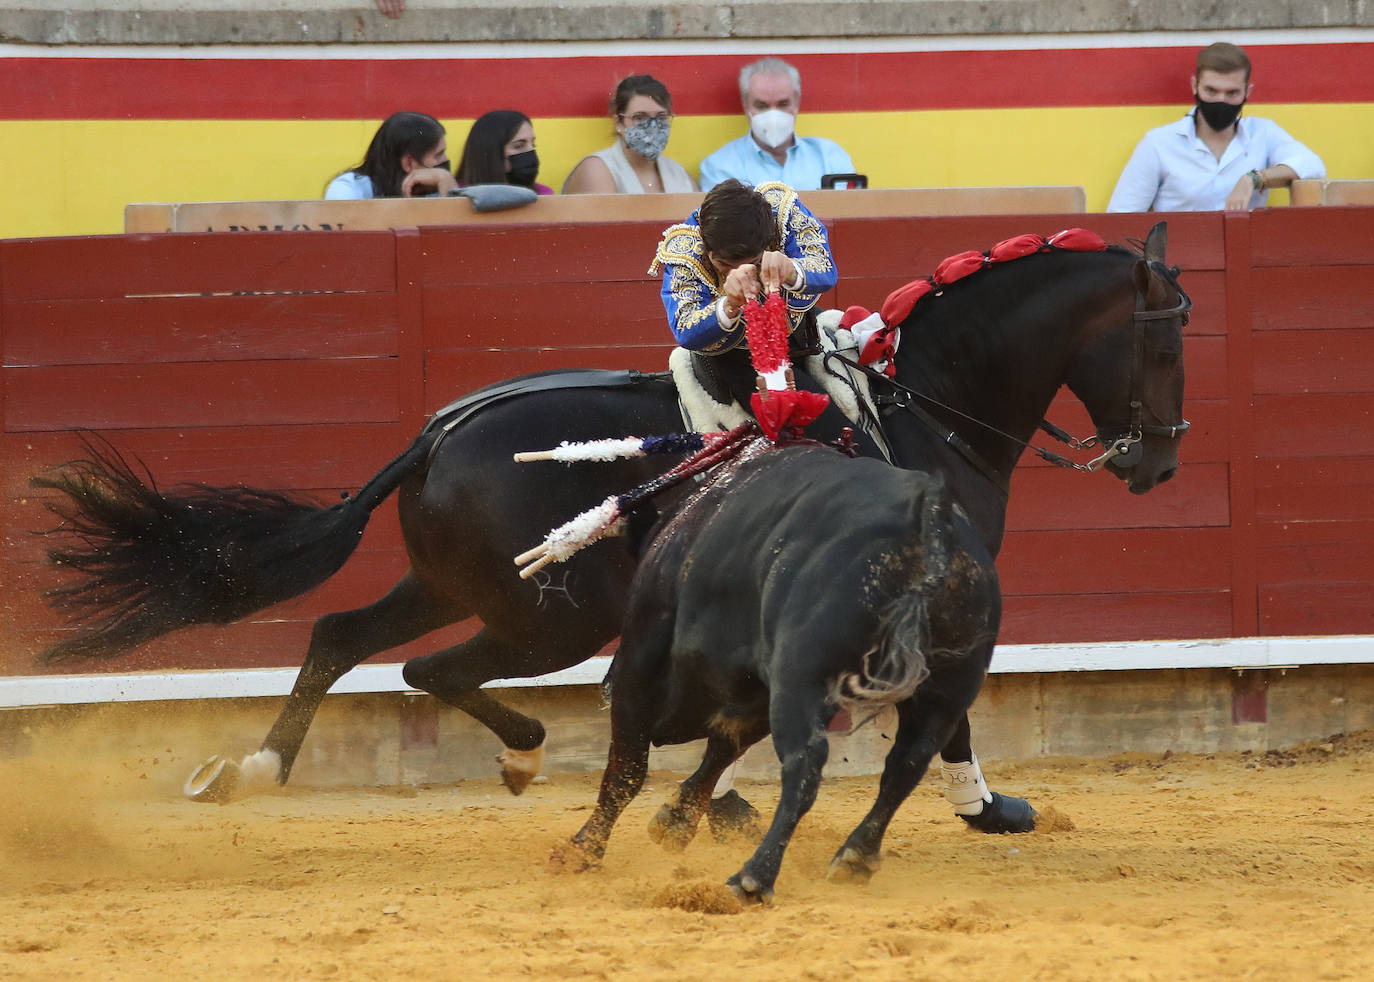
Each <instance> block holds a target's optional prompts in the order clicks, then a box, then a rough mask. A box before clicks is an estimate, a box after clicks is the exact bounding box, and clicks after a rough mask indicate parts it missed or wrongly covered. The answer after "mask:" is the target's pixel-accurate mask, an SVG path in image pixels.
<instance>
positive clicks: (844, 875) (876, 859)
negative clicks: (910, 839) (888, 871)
mask: <svg viewBox="0 0 1374 982" xmlns="http://www.w3.org/2000/svg"><path fill="white" fill-rule="evenodd" d="M882 865H883V858H882V857H881V856H865V855H863V854H862V853H860V852H859V850H857V849H855V848H854V847H853V846H843V847H841V849H840V851H839V852H837V853H836V854H835V858H834V859H832V860H831V861H830V870H829V871H828V872H827V873H826V874H825V878H826V879H827V880H829V881H830V882H832V883H867V882H868V881H869V880H870V879H872V878H873V874H874V873H876V872H878V869H879V867H881V866H882Z"/></svg>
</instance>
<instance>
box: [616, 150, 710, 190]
mask: <svg viewBox="0 0 1374 982" xmlns="http://www.w3.org/2000/svg"><path fill="white" fill-rule="evenodd" d="M591 156H593V157H597V158H600V159H601V160H602V161H603V162H604V163H605V164H606V166H607V167H609V168H610V169H611V177H612V178H613V179H614V180H615V190H616V193H617V194H645V193H646V192H645V190H644V185H643V184H640V183H639V175H638V174H636V173H635V169H634V168H633V167H632V166H630V161H629V160H628V159H627V158H626V157H625V145H624V144H623V143H621V142H620V141H619V140H616V141H615V143H613V144H612V145H611V146H609V147H607V148H606V149H605V150H598V151H597V152H596V153H594V154H591ZM658 176H659V178H660V179H661V180H662V181H663V190H664V192H665V193H666V194H685V193H689V192H692V191H695V190H696V188H695V187H694V186H693V185H692V178H691V175H689V174H688V173H687V171H686V170H684V169H683V167H682V165H681V164H679V163H677V161H674V160H669V159H668V158H667V157H663V156H660V157H659V158H658Z"/></svg>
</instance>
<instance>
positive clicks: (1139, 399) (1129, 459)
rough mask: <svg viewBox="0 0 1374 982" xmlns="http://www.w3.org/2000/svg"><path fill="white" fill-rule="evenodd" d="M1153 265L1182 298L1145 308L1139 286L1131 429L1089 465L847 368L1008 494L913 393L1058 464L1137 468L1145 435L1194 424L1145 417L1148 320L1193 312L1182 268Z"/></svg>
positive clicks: (1080, 445)
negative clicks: (879, 386) (884, 389)
mask: <svg viewBox="0 0 1374 982" xmlns="http://www.w3.org/2000/svg"><path fill="white" fill-rule="evenodd" d="M1149 265H1150V269H1152V270H1154V271H1155V272H1157V273H1160V274H1161V275H1163V276H1164V277H1165V279H1167V280H1168V281H1169V283H1170V284H1171V285H1172V286H1173V288H1174V289H1175V290H1177V291H1178V303H1176V304H1175V305H1174V306H1172V307H1169V308H1167V309H1164V310H1147V309H1145V302H1146V299H1145V292H1144V291H1142V290H1137V291H1136V297H1135V311H1134V312H1133V313H1132V315H1131V320H1132V323H1133V337H1132V353H1131V378H1130V382H1129V385H1128V389H1129V407H1130V411H1131V419H1130V423H1129V424H1128V425H1129V427H1130V428H1129V429H1128V430H1127V431H1126V433H1124V434H1122V435H1121V436H1118V437H1116V438H1115V439H1113V440H1111V446H1110V447H1109V448H1108V449H1107V452H1106V453H1104V454H1102V455H1101V456H1099V457H1095V458H1093V459H1092V460H1090V461H1088V462H1087V463H1086V464H1080V463H1079V462H1078V461H1076V460H1070V459H1069V458H1068V457H1065V456H1063V455H1061V454H1057V453H1055V452H1053V451H1052V450H1047V449H1045V448H1044V447H1037V446H1036V445H1035V444H1033V443H1028V442H1026V441H1025V440H1022V439H1020V438H1018V437H1015V436H1012V435H1011V434H1010V433H1005V432H1003V431H1002V430H1000V429H998V428H997V427H995V426H992V425H990V424H989V423H985V422H983V421H982V420H980V419H975V418H974V417H972V416H969V415H968V414H967V413H962V412H960V411H959V410H957V409H955V408H953V407H952V406H946V405H945V404H944V403H942V402H940V401H939V400H937V399H932V398H931V397H930V396H928V395H926V394H925V393H922V392H917V391H916V390H915V389H912V388H910V387H909V386H906V385H903V384H902V383H900V382H898V381H897V380H896V379H894V378H889V377H888V376H886V375H884V374H883V373H881V372H877V371H874V370H873V369H872V368H871V367H869V366H868V365H861V364H858V363H856V362H848V361H847V360H846V361H847V367H848V368H852V369H858V370H859V371H861V372H863V373H864V374H865V375H868V376H869V377H871V378H872V379H874V380H875V381H878V382H881V383H883V384H884V385H886V386H888V387H890V388H891V389H893V390H894V395H893V396H891V397H888V398H887V399H885V400H879V401H880V402H886V404H887V405H889V406H891V407H892V408H894V409H905V410H906V411H907V412H909V413H912V414H913V415H915V416H916V417H917V418H919V419H920V420H921V421H922V422H923V423H925V424H926V425H927V426H929V427H930V428H931V429H934V430H936V431H937V432H940V433H942V434H943V436H944V440H945V442H946V443H948V444H949V445H950V446H951V447H953V448H954V449H955V450H956V451H958V452H959V454H961V455H962V456H963V457H964V459H966V460H967V461H968V462H969V463H970V464H972V465H973V467H974V469H975V470H977V471H978V472H979V473H981V474H982V475H983V476H984V477H986V478H987V479H988V480H989V481H991V482H992V483H993V484H994V485H996V486H997V488H998V489H1000V490H1001V491H1002V493H1003V494H1008V493H1009V492H1010V486H1009V484H1008V482H1007V481H1006V479H1005V478H1003V477H1002V475H1001V474H999V473H998V472H997V471H996V469H994V468H993V467H992V465H990V464H989V463H987V461H985V460H984V459H983V458H982V457H981V456H980V455H979V454H978V453H977V452H976V451H975V450H974V449H973V448H972V447H971V446H970V445H969V444H968V442H967V441H966V440H964V439H963V438H962V437H960V436H959V435H958V434H957V433H955V432H954V431H953V430H948V432H945V431H946V430H947V429H948V428H947V427H946V426H944V424H942V423H940V422H939V421H938V420H936V419H935V418H934V417H933V416H931V415H930V414H929V413H928V412H926V411H925V410H923V409H921V408H920V407H919V406H917V405H915V404H914V403H913V402H912V401H911V399H910V398H908V397H915V398H917V399H921V400H923V401H925V402H928V403H930V404H931V405H933V406H937V407H939V408H941V409H945V410H947V411H949V412H952V413H954V414H955V415H958V416H962V417H963V418H965V419H967V420H968V421H969V422H971V423H974V424H976V425H978V426H981V427H983V428H984V429H988V430H992V431H993V432H994V433H997V434H998V435H999V436H1003V437H1006V438H1007V439H1008V440H1011V441H1012V442H1013V443H1019V444H1021V446H1023V447H1025V448H1026V449H1028V450H1031V451H1033V452H1034V453H1035V454H1036V455H1037V456H1038V457H1040V458H1041V459H1042V460H1045V461H1048V462H1049V463H1051V464H1054V465H1055V466H1056V467H1065V468H1069V469H1071V470H1076V471H1086V472H1091V471H1097V470H1101V469H1102V468H1103V467H1104V466H1105V465H1106V464H1107V462H1108V461H1112V460H1115V461H1116V466H1117V467H1120V468H1126V467H1134V466H1135V465H1136V464H1137V463H1139V462H1140V459H1141V457H1142V456H1143V455H1144V450H1143V448H1142V447H1141V446H1140V441H1141V440H1142V439H1144V437H1146V436H1163V437H1168V438H1169V439H1171V440H1176V439H1178V438H1179V437H1181V436H1183V434H1184V433H1187V432H1188V428H1189V426H1191V425H1192V424H1190V423H1189V422H1188V420H1186V419H1185V420H1181V421H1179V422H1177V423H1173V424H1163V423H1146V422H1145V419H1144V416H1145V402H1144V398H1143V394H1142V393H1141V391H1140V390H1141V385H1142V382H1141V379H1142V376H1143V375H1144V366H1145V325H1146V323H1148V322H1149V321H1158V320H1169V319H1171V318H1174V317H1178V318H1181V320H1182V324H1181V325H1180V330H1181V329H1182V328H1183V327H1186V326H1187V324H1188V315H1189V312H1190V311H1191V310H1192V309H1193V301H1192V300H1191V299H1189V297H1188V294H1187V293H1185V292H1184V291H1183V287H1181V286H1179V285H1178V280H1177V278H1176V277H1177V276H1178V270H1177V269H1176V268H1173V267H1166V266H1165V265H1164V264H1163V263H1161V262H1158V261H1151V262H1150V264H1149ZM826 357H827V359H828V358H829V357H830V356H829V355H827V356H826ZM1040 429H1041V430H1043V431H1044V432H1045V433H1048V434H1049V435H1050V436H1052V437H1054V438H1055V439H1056V440H1059V441H1060V442H1061V443H1064V444H1067V445H1068V446H1070V447H1072V448H1073V449H1074V450H1091V449H1093V448H1094V447H1096V446H1099V445H1100V444H1101V443H1103V442H1104V441H1103V440H1101V438H1099V437H1098V436H1096V435H1093V436H1090V437H1088V438H1086V439H1083V440H1080V439H1078V438H1076V437H1074V436H1071V435H1070V434H1069V433H1068V432H1067V431H1065V430H1063V429H1061V428H1059V427H1058V426H1055V425H1054V424H1053V423H1051V422H1050V421H1049V420H1046V419H1042V420H1041V421H1040Z"/></svg>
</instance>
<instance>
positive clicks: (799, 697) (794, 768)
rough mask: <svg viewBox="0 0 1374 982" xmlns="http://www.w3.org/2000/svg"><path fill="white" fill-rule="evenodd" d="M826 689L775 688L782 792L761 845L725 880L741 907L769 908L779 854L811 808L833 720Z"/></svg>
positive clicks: (774, 716) (774, 717) (772, 712)
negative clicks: (753, 904) (743, 905)
mask: <svg viewBox="0 0 1374 982" xmlns="http://www.w3.org/2000/svg"><path fill="white" fill-rule="evenodd" d="M835 709H836V707H835V706H834V704H833V703H830V702H829V700H828V699H827V696H826V689H825V686H824V685H823V684H822V685H814V686H808V687H807V688H804V689H803V688H799V687H796V684H795V683H792V687H791V688H783V689H775V690H774V691H773V697H772V700H771V704H770V706H769V717H770V720H771V724H772V726H771V729H772V732H773V747H774V749H776V750H777V753H778V760H779V761H781V762H782V793H781V795H780V796H779V798H778V807H777V810H776V811H775V812H774V813H773V821H772V824H771V825H769V827H768V831H767V833H765V834H764V837H763V841H762V842H760V843H759V847H758V849H756V850H755V851H754V855H752V856H750V857H749V860H748V861H747V862H746V863H745V864H744V865H743V866H742V867H740V871H739V872H738V873H736V874H735V875H734V876H732V877H730V879H729V880H727V881H726V883H727V885H728V886H729V887H730V889H731V890H733V891H734V893H735V896H737V897H739V899H740V900H742V901H743V902H745V903H765V904H767V903H772V901H773V885H774V883H775V882H776V881H777V878H778V869H779V868H780V867H781V866H782V857H783V853H784V852H786V850H787V844H788V843H789V842H790V841H791V840H792V835H793V833H794V832H796V830H797V823H798V822H800V821H801V818H802V816H803V815H805V814H806V813H807V812H808V811H810V810H811V806H812V805H813V804H815V801H816V792H817V790H818V789H819V788H820V784H821V771H822V769H823V768H824V767H825V761H826V758H827V757H828V756H829V754H830V741H829V739H828V738H827V737H826V732H825V730H826V726H827V725H828V724H829V722H830V720H831V718H832V717H833V716H834V715H835Z"/></svg>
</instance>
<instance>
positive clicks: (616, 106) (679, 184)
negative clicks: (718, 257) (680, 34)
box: [563, 75, 697, 194]
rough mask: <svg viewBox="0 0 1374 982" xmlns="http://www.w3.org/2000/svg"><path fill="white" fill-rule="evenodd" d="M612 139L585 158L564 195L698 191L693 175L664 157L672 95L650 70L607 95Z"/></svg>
mask: <svg viewBox="0 0 1374 982" xmlns="http://www.w3.org/2000/svg"><path fill="white" fill-rule="evenodd" d="M610 110H611V123H612V125H614V127H615V135H616V140H615V143H613V144H611V146H609V147H607V148H606V149H605V150H598V151H597V152H596V153H594V154H591V155H590V156H587V157H583V158H582V159H581V160H580V161H578V164H577V166H576V167H574V168H573V169H572V173H571V174H569V175H568V179H567V180H566V181H564V182H563V193H564V194H662V193H665V192H666V193H668V194H682V193H686V192H689V191H695V190H697V182H696V181H694V180H692V175H690V174H688V173H687V171H686V170H684V169H683V167H682V165H681V164H679V163H677V162H676V161H673V160H669V159H668V158H667V157H665V156H663V149H664V148H665V147H666V146H667V145H668V134H669V131H670V130H671V129H672V126H673V98H672V96H670V95H669V94H668V89H667V87H666V86H664V84H663V83H662V82H660V81H659V80H658V79H656V78H654V77H653V76H652V75H631V76H630V77H629V78H625V79H622V80H621V82H620V84H619V85H617V86H616V87H615V93H614V94H613V95H612V96H611V105H610Z"/></svg>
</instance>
